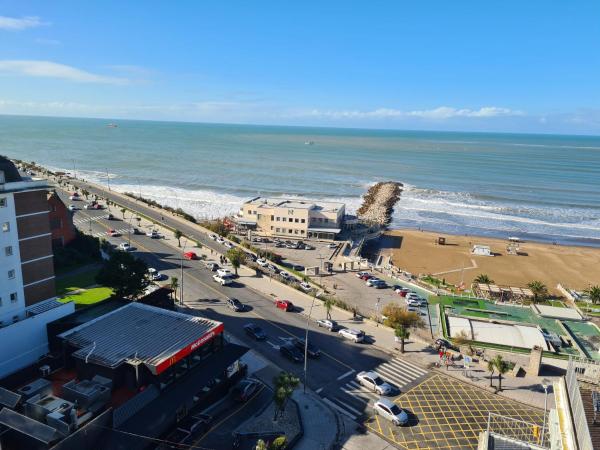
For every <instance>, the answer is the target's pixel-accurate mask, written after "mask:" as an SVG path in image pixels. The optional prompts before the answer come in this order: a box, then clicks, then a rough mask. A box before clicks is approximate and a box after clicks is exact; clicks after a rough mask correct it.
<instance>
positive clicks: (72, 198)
mask: <svg viewBox="0 0 600 450" xmlns="http://www.w3.org/2000/svg"><path fill="white" fill-rule="evenodd" d="M69 200H72V201H77V200H79V195H69Z"/></svg>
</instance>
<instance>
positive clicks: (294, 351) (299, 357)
mask: <svg viewBox="0 0 600 450" xmlns="http://www.w3.org/2000/svg"><path fill="white" fill-rule="evenodd" d="M279 352H280V353H281V354H282V355H283V356H285V357H286V358H287V359H289V360H291V361H293V362H297V363H300V362H303V361H304V353H303V352H301V351H300V350H299V349H298V348H296V346H295V345H294V344H283V345H281V346H279Z"/></svg>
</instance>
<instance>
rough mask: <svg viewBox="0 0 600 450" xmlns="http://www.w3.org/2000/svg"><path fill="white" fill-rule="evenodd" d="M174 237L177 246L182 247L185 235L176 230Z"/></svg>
mask: <svg viewBox="0 0 600 450" xmlns="http://www.w3.org/2000/svg"><path fill="white" fill-rule="evenodd" d="M173 235H174V236H175V239H177V246H178V247H181V238H182V236H183V233H182V232H181V231H180V230H178V229H176V230H175V231H173Z"/></svg>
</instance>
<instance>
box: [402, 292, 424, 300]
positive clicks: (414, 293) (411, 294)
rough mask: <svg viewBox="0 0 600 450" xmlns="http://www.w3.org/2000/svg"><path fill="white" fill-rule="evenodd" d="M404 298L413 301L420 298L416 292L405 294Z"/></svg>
mask: <svg viewBox="0 0 600 450" xmlns="http://www.w3.org/2000/svg"><path fill="white" fill-rule="evenodd" d="M406 298H412V299H414V300H419V299H420V298H421V297H420V296H419V294H417V293H416V292H409V293H408V294H406Z"/></svg>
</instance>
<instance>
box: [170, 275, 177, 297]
mask: <svg viewBox="0 0 600 450" xmlns="http://www.w3.org/2000/svg"><path fill="white" fill-rule="evenodd" d="M178 287H179V278H177V277H171V290H172V291H173V292H172V296H173V299H174V300H176V299H177V288H178Z"/></svg>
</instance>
